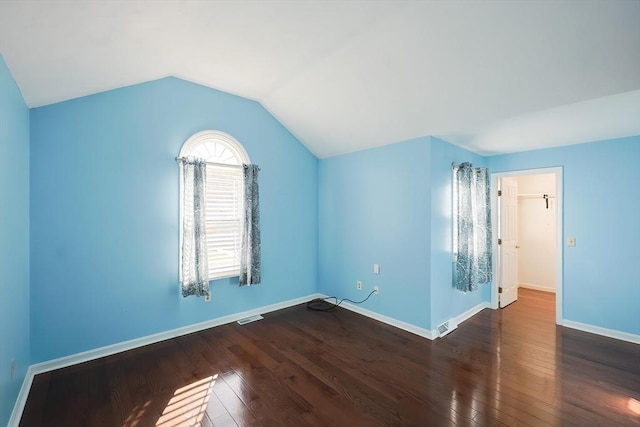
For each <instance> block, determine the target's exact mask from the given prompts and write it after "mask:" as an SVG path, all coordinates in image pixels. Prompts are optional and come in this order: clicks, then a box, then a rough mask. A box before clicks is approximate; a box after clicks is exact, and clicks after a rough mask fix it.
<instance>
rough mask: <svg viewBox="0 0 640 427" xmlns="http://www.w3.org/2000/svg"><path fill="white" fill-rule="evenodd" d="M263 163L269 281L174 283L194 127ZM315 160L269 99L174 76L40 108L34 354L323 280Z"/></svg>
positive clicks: (297, 291)
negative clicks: (207, 293)
mask: <svg viewBox="0 0 640 427" xmlns="http://www.w3.org/2000/svg"><path fill="white" fill-rule="evenodd" d="M205 129H217V130H221V131H224V132H227V133H229V134H231V135H233V136H234V137H235V138H236V139H237V140H238V141H240V142H241V143H242V144H243V145H244V147H245V148H246V150H247V152H248V153H249V156H250V158H251V160H252V162H254V163H256V164H258V165H260V167H261V175H260V191H261V193H260V198H261V225H262V249H263V264H262V266H263V275H262V276H263V282H262V284H261V285H259V286H252V287H244V288H239V287H238V285H237V278H235V279H227V280H221V281H216V282H212V291H213V296H212V302H210V303H205V302H204V301H203V300H202V299H198V298H193V297H191V298H186V299H185V298H182V296H180V295H178V289H179V286H178V244H179V243H178V240H179V236H178V194H179V185H178V184H179V183H178V166H177V165H176V162H175V160H174V159H175V157H176V155H177V154H178V152H179V150H180V148H181V146H182V144H183V143H184V141H185V140H186V139H187V138H188V137H189V136H191V135H192V134H193V133H195V132H198V131H201V130H205ZM317 176H318V161H317V159H316V158H315V157H314V156H313V155H312V154H311V153H310V152H309V151H308V150H307V149H306V148H304V146H302V145H301V144H300V143H299V142H298V140H296V139H295V138H294V137H293V136H292V135H291V134H290V133H289V132H288V131H287V130H286V129H285V128H283V127H282V126H281V125H280V124H279V123H278V122H277V121H276V120H275V119H274V118H273V117H272V116H271V115H270V114H269V113H268V112H267V111H266V110H264V108H262V106H260V105H259V104H258V103H255V102H253V101H249V100H247V99H244V98H240V97H237V96H233V95H230V94H226V93H223V92H219V91H216V90H213V89H209V88H205V87H202V86H199V85H196V84H192V83H189V82H186V81H183V80H180V79H176V78H166V79H162V80H157V81H153V82H149V83H144V84H140V85H136V86H131V87H126V88H122V89H118V90H113V91H108V92H103V93H100V94H96V95H92V96H88V97H84V98H79V99H75V100H71V101H67V102H63V103H59V104H54V105H50V106H45V107H41V108H36V109H32V110H31V313H32V316H31V346H32V360H33V362H40V361H44V360H49V359H53V358H57V357H61V356H65V355H69V354H74V353H78V352H81V351H85V350H90V349H95V348H98V347H101V346H105V345H109V344H114V343H117V342H121V341H125V340H129V339H133V338H137V337H141V336H146V335H149V334H153V333H158V332H162V331H166V330H170V329H174V328H177V327H181V326H185V325H189V324H193V323H196V322H202V321H206V320H209V319H213V318H217V317H220V316H224V315H228V314H232V313H237V312H241V311H245V310H249V309H252V308H256V307H260V306H264V305H268V304H272V303H277V302H282V301H285V300H288V299H292V298H296V297H301V296H306V295H309V294H311V293H314V292H316V289H317V283H316V281H317V257H318V253H317V248H318V228H317V227H318V193H317V191H318V190H317V189H318V181H317Z"/></svg>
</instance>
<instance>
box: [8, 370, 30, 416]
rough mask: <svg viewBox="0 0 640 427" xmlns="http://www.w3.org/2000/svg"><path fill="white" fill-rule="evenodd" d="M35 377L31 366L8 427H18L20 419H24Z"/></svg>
mask: <svg viewBox="0 0 640 427" xmlns="http://www.w3.org/2000/svg"><path fill="white" fill-rule="evenodd" d="M34 375H35V374H34V373H33V366H29V368H27V373H26V374H25V376H24V381H22V386H21V387H20V392H18V397H17V398H16V403H15V404H14V405H13V411H11V416H10V417H9V422H8V423H7V427H14V426H15V427H18V424H20V418H22V411H24V405H26V404H27V397H29V390H31V384H33V377H34Z"/></svg>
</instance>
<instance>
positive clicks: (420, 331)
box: [323, 296, 438, 340]
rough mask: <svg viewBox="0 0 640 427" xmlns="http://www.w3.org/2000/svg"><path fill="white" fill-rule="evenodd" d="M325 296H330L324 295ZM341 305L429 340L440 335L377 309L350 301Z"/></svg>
mask: <svg viewBox="0 0 640 427" xmlns="http://www.w3.org/2000/svg"><path fill="white" fill-rule="evenodd" d="M323 298H328V297H325V296H323ZM340 307H342V308H346V309H347V310H350V311H353V312H354V313H358V314H362V315H363V316H367V317H369V318H371V319H374V320H377V321H379V322H382V323H386V324H387V325H391V326H395V327H396V328H399V329H402V330H404V331H407V332H411V333H412V334H415V335H418V336H421V337H423V338H427V339H429V340H433V339H435V338H437V336H438V334H437V332H436V331H435V330H433V331H431V330H429V329H425V328H421V327H420V326H416V325H412V324H411V323H406V322H403V321H401V320H397V319H394V318H393V317H389V316H385V315H384V314H380V313H376V312H375V311H371V310H367V309H366V308H362V307H359V306H357V305H354V304H350V303H348V302H343V303H342V304H340Z"/></svg>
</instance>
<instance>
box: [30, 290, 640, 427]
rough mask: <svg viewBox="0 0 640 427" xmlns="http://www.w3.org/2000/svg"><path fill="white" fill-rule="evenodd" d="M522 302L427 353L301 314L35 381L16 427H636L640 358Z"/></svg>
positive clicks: (549, 300) (346, 314)
mask: <svg viewBox="0 0 640 427" xmlns="http://www.w3.org/2000/svg"><path fill="white" fill-rule="evenodd" d="M554 315H555V302H554V295H553V294H547V293H543V292H539V291H533V290H528V289H521V290H520V299H519V300H518V301H517V302H516V303H514V304H512V305H510V306H508V307H507V308H505V309H502V310H498V311H493V310H489V309H486V310H484V311H482V312H481V313H479V314H477V315H476V316H474V317H473V318H472V319H470V320H468V321H466V322H464V323H463V324H461V325H460V326H459V327H458V329H457V330H455V331H453V332H452V333H451V334H449V335H448V336H446V337H445V338H443V339H440V340H436V341H429V340H426V339H424V338H420V337H417V336H415V335H412V334H410V333H408V332H404V331H402V330H399V329H396V328H393V327H391V326H388V325H385V324H382V323H379V322H377V321H375V320H371V319H368V318H366V317H363V316H360V315H358V314H355V313H353V312H350V311H347V310H343V309H338V310H336V311H335V312H331V313H323V312H313V311H307V310H306V308H305V306H297V307H292V308H289V309H285V310H281V311H278V312H274V313H269V314H266V315H265V316H264V317H265V319H264V320H261V321H259V322H255V323H250V324H247V325H244V326H239V325H237V324H235V323H234V324H229V325H224V326H220V327H217V328H213V329H208V330H205V331H202V332H198V333H194V334H191V335H188V336H183V337H179V338H175V339H172V340H168V341H164V342H161V343H158V344H154V345H150V346H146V347H143V348H140V349H136V350H132V351H128V352H124V353H120V354H117V355H113V356H109V357H105V358H102V359H98V360H94V361H91V362H88V363H83V364H80V365H76V366H72V367H69V368H65V369H60V370H57V371H52V372H48V373H44V374H40V375H37V376H36V377H35V379H34V382H33V386H32V388H31V391H30V394H29V398H28V400H27V404H26V407H25V411H24V414H23V417H22V420H21V424H20V425H21V426H25V427H34V426H64V427H68V426H128V427H129V426H131V427H133V426H162V427H169V426H206V427H211V426H216V427H218V426H267V427H271V426H295V427H300V426H454V425H455V426H502V425H508V426H516V425H528V426H546V425H552V426H559V425H562V426H581V427H583V426H591V425H594V426H595V425H604V426H614V425H629V426H634V425H635V426H638V425H640V414H639V413H640V346H638V345H635V344H631V343H626V342H622V341H618V340H613V339H609V338H604V337H600V336H597V335H593V334H588V333H585V332H580V331H576V330H572V329H569V328H563V327H557V326H556V325H555V322H554Z"/></svg>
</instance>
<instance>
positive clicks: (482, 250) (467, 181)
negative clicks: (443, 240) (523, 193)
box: [453, 163, 492, 292]
mask: <svg viewBox="0 0 640 427" xmlns="http://www.w3.org/2000/svg"><path fill="white" fill-rule="evenodd" d="M453 221H454V224H453V251H454V254H455V255H456V263H455V270H454V274H453V276H454V277H453V285H454V286H455V287H456V288H457V289H458V290H460V291H463V292H470V291H475V290H476V289H478V285H479V284H481V283H489V282H491V280H492V259H491V258H492V257H491V205H490V198H489V173H488V171H487V169H486V168H474V167H472V165H471V163H462V164H460V165H454V166H453Z"/></svg>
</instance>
